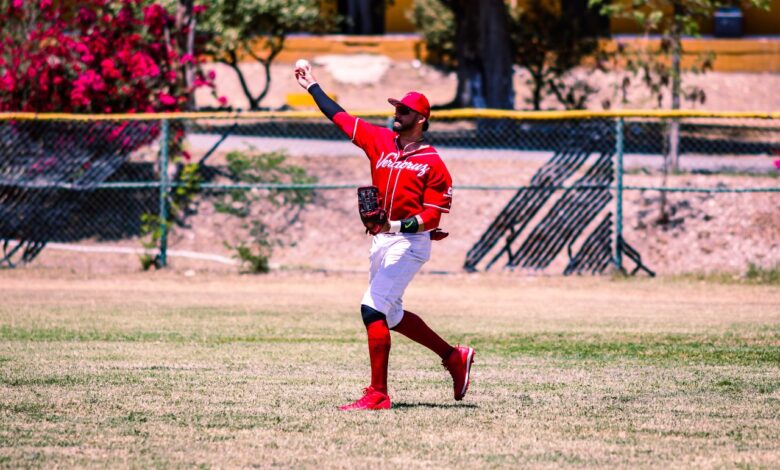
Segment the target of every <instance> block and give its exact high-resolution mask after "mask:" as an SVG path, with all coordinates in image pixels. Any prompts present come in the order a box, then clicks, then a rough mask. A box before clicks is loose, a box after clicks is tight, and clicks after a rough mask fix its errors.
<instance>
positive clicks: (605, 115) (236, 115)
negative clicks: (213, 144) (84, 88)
mask: <svg viewBox="0 0 780 470" xmlns="http://www.w3.org/2000/svg"><path fill="white" fill-rule="evenodd" d="M350 113H351V114H353V115H355V116H360V117H389V116H392V111H391V110H381V111H379V110H368V111H354V112H350ZM431 114H432V115H431V118H432V119H515V120H563V119H609V118H611V119H615V118H656V119H664V118H666V119H668V118H678V119H682V118H715V119H780V111H775V112H750V111H695V110H693V111H691V110H677V111H669V110H647V109H630V110H616V111H584V110H583V111H510V110H501V109H450V110H443V111H433V112H432V113H431ZM319 117H323V116H322V113H320V112H319V111H251V112H250V111H248V112H184V113H148V114H67V113H15V112H11V113H0V121H127V120H131V121H150V120H159V119H178V120H182V119H233V120H235V119H303V118H319Z"/></svg>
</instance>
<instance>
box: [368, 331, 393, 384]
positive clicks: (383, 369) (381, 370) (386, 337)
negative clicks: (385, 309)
mask: <svg viewBox="0 0 780 470" xmlns="http://www.w3.org/2000/svg"><path fill="white" fill-rule="evenodd" d="M366 332H367V333H368V356H369V357H370V358H371V386H372V387H373V388H374V390H376V391H378V392H382V393H384V394H387V363H388V360H389V359H390V330H389V329H388V328H387V321H385V320H377V321H375V322H372V323H370V324H368V326H366Z"/></svg>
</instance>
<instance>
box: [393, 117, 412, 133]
mask: <svg viewBox="0 0 780 470" xmlns="http://www.w3.org/2000/svg"><path fill="white" fill-rule="evenodd" d="M413 128H414V120H413V119H410V120H409V121H408V122H406V123H404V122H403V121H399V120H398V119H397V118H396V119H395V120H394V121H393V130H394V131H396V132H399V133H400V132H405V131H408V130H411V129H413Z"/></svg>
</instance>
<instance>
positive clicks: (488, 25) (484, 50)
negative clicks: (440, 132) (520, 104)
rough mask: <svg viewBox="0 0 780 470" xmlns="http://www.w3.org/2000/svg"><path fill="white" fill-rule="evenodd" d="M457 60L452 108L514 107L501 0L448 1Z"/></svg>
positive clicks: (506, 21)
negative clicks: (453, 26)
mask: <svg viewBox="0 0 780 470" xmlns="http://www.w3.org/2000/svg"><path fill="white" fill-rule="evenodd" d="M447 4H448V5H449V6H450V8H451V9H452V11H453V13H454V15H455V42H456V50H457V53H456V56H457V60H458V69H457V76H458V88H457V96H456V97H455V99H454V100H453V103H452V104H453V105H454V106H456V107H475V108H485V107H487V108H499V109H512V108H514V92H513V87H512V52H511V50H510V48H511V41H510V38H509V13H508V12H507V9H506V5H505V4H504V1H503V0H483V1H480V2H476V1H473V0H452V1H450V2H448V3H447Z"/></svg>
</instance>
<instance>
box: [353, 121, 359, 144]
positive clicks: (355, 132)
mask: <svg viewBox="0 0 780 470" xmlns="http://www.w3.org/2000/svg"><path fill="white" fill-rule="evenodd" d="M358 121H360V119H359V118H356V119H355V128H354V129H352V142H354V141H355V136H357V125H358Z"/></svg>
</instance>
